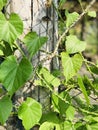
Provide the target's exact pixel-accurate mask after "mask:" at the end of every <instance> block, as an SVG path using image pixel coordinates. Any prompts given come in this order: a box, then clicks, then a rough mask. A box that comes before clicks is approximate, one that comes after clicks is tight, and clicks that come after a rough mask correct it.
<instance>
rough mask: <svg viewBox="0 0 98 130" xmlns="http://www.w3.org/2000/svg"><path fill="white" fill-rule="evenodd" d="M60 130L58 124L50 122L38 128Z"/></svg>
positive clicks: (40, 129)
mask: <svg viewBox="0 0 98 130" xmlns="http://www.w3.org/2000/svg"><path fill="white" fill-rule="evenodd" d="M55 129H56V130H61V129H60V125H59V123H58V124H55V123H52V122H47V121H46V122H44V123H43V124H42V125H41V126H40V128H39V130H55Z"/></svg>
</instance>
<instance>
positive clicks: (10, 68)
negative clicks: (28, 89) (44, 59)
mask: <svg viewBox="0 0 98 130" xmlns="http://www.w3.org/2000/svg"><path fill="white" fill-rule="evenodd" d="M31 74H32V65H31V63H30V62H29V61H28V60H27V59H26V58H23V59H22V60H21V61H20V63H18V62H17V60H16V57H15V56H9V57H7V59H6V60H5V61H4V62H3V63H2V64H1V66H0V81H1V82H2V84H3V86H4V87H5V88H6V89H7V91H8V92H9V93H10V94H13V93H14V92H15V91H16V90H17V89H18V88H19V87H21V86H22V85H23V84H24V83H25V82H26V81H27V80H28V79H29V78H30V76H31Z"/></svg>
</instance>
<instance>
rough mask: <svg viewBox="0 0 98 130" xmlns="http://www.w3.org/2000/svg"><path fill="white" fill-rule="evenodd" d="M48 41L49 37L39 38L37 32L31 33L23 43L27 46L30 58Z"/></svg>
mask: <svg viewBox="0 0 98 130" xmlns="http://www.w3.org/2000/svg"><path fill="white" fill-rule="evenodd" d="M46 41H47V37H39V36H38V35H37V34H36V32H30V33H28V34H27V35H26V36H25V37H24V40H23V42H24V43H25V44H26V46H27V50H28V53H29V55H30V58H32V56H34V55H35V53H36V52H37V51H38V50H39V49H40V47H41V46H42V45H43V44H44V43H45V42H46Z"/></svg>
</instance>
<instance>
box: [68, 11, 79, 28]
mask: <svg viewBox="0 0 98 130" xmlns="http://www.w3.org/2000/svg"><path fill="white" fill-rule="evenodd" d="M66 17H67V20H66V27H67V28H68V27H69V26H70V25H71V24H72V23H74V22H75V21H76V20H77V18H78V17H79V14H78V13H77V12H73V13H68V12H67V13H66Z"/></svg>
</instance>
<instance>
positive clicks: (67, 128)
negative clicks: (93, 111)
mask: <svg viewBox="0 0 98 130" xmlns="http://www.w3.org/2000/svg"><path fill="white" fill-rule="evenodd" d="M63 130H74V128H73V124H72V123H71V122H69V121H65V122H64V129H63Z"/></svg>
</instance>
